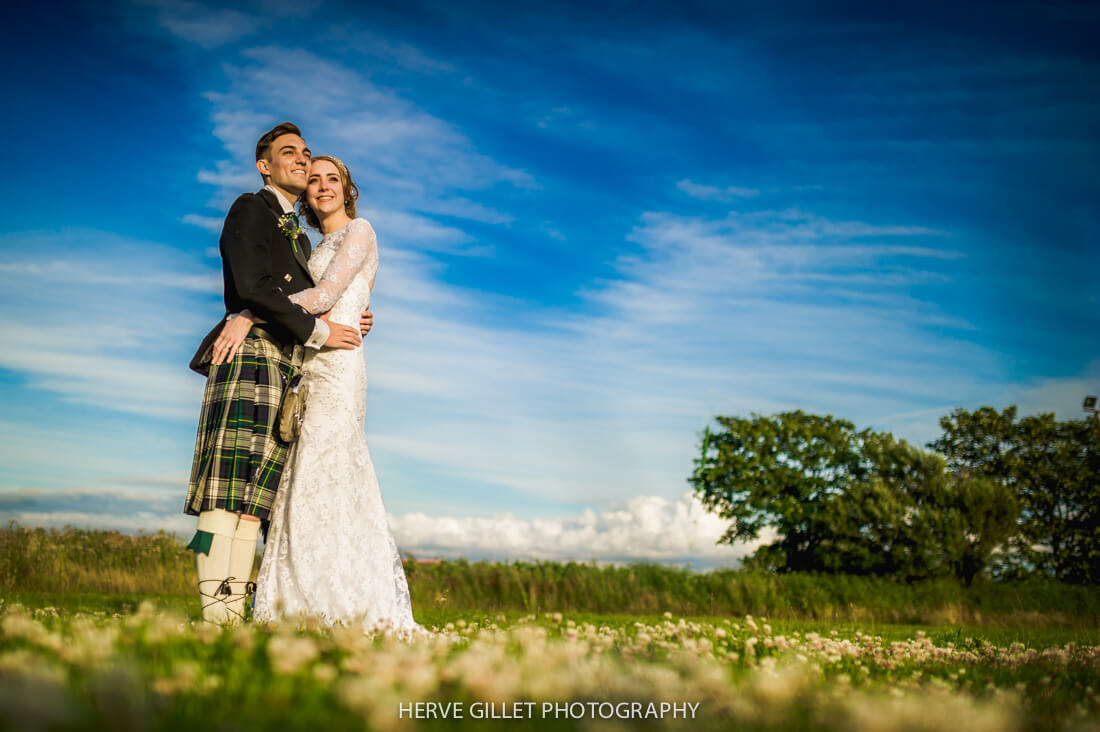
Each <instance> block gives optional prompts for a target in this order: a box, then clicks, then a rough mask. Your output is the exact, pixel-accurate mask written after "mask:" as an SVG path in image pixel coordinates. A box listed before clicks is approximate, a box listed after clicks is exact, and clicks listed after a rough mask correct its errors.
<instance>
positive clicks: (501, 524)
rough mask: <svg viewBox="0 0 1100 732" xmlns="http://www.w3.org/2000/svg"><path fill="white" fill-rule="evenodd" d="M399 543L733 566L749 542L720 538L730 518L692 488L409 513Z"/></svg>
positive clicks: (397, 522) (450, 550)
mask: <svg viewBox="0 0 1100 732" xmlns="http://www.w3.org/2000/svg"><path fill="white" fill-rule="evenodd" d="M390 525H391V527H392V529H393V532H394V536H395V538H396V539H397V542H398V544H399V545H400V546H401V548H402V549H403V550H404V551H407V552H411V553H412V554H414V555H416V556H421V557H423V556H439V557H447V558H455V557H467V558H493V559H502V558H508V559H547V560H559V561H567V560H579V561H586V560H597V561H616V562H630V561H647V562H676V563H681V562H685V561H690V562H692V563H693V564H695V565H699V564H706V565H710V566H714V565H727V566H731V565H734V564H736V563H737V561H738V560H739V559H741V558H743V557H745V556H747V555H748V554H751V553H752V552H753V551H754V550H755V549H756V547H757V546H760V545H761V544H764V543H767V542H768V541H771V540H772V539H774V536H770V537H769V538H768V539H766V540H763V539H762V540H760V541H757V542H754V543H753V544H751V545H749V544H739V545H736V546H730V545H725V544H722V545H719V544H716V542H717V540H718V539H719V538H720V537H721V536H722V533H723V532H724V531H725V530H726V527H727V522H726V521H724V520H722V519H720V518H718V517H717V516H715V515H714V514H712V513H708V512H707V511H706V509H705V508H704V507H703V505H702V504H701V503H700V502H699V501H698V499H696V498H695V496H694V494H692V493H691V492H687V493H684V494H683V495H681V496H680V497H679V498H678V499H677V500H675V501H670V500H668V499H666V498H663V497H660V496H637V497H635V498H632V499H630V500H629V501H627V502H625V504H622V505H616V506H613V507H610V508H608V509H606V510H603V511H599V512H596V511H592V510H590V509H589V510H585V511H583V512H582V513H581V514H579V515H574V516H568V517H564V518H552V519H534V520H525V519H521V518H517V517H515V516H513V515H511V514H510V513H505V514H500V515H496V516H493V517H490V518H452V517H433V516H428V515H425V514H422V513H407V514H405V515H403V516H400V517H394V518H391V519H390Z"/></svg>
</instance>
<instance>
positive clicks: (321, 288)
mask: <svg viewBox="0 0 1100 732" xmlns="http://www.w3.org/2000/svg"><path fill="white" fill-rule="evenodd" d="M309 273H310V274H311V275H312V276H313V281H314V282H316V283H317V284H316V286H314V287H310V288H308V289H306V290H302V291H300V292H295V293H294V294H292V295H290V301H291V302H293V303H295V304H296V305H300V306H302V307H303V308H305V309H306V310H307V311H308V312H310V313H313V314H315V315H318V314H320V313H325V312H328V311H329V310H332V309H333V307H334V306H335V305H336V304H337V302H339V301H340V298H341V296H342V295H343V294H344V293H345V292H346V291H347V290H348V288H349V287H351V285H352V284H353V283H354V282H355V279H356V278H357V277H361V278H363V280H364V282H365V284H366V291H367V302H365V303H363V307H366V306H367V304H369V301H370V288H371V286H372V285H373V284H374V278H375V275H377V273H378V239H377V237H376V236H375V234H374V229H373V228H372V227H371V225H370V222H369V221H367V220H366V219H352V221H351V223H349V224H348V225H347V226H345V227H344V228H342V229H338V230H337V231H333V232H331V233H329V234H325V237H324V238H323V239H321V243H320V244H318V245H317V248H316V249H314V250H313V253H312V254H311V255H310V257H309ZM360 309H362V308H360ZM341 322H342V321H341ZM356 322H358V318H356Z"/></svg>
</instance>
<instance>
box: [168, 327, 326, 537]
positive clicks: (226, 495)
mask: <svg viewBox="0 0 1100 732" xmlns="http://www.w3.org/2000/svg"><path fill="white" fill-rule="evenodd" d="M303 355H304V351H303V348H302V346H300V345H297V344H291V345H287V346H280V345H279V344H277V343H276V342H274V341H272V340H269V337H268V335H267V334H266V333H264V332H263V331H261V330H260V329H258V328H253V330H252V331H250V332H249V334H248V336H247V337H246V338H245V339H244V341H243V342H242V343H241V346H240V348H239V349H237V353H236V354H235V355H234V357H233V360H232V361H230V362H229V363H223V364H221V365H220V366H212V367H210V372H209V374H208V375H207V377H206V391H205V392H204V393H203V397H202V412H201V414H200V416H199V428H198V434H197V435H196V437H195V458H194V461H193V462H192V465H191V480H190V482H189V484H188V487H187V501H186V504H185V506H184V513H187V514H191V515H195V516H197V515H198V514H199V513H200V512H202V511H209V510H212V509H215V508H222V509H225V510H227V511H234V512H241V513H246V514H251V515H253V516H256V517H258V518H259V519H260V520H262V521H265V522H266V521H268V520H269V518H270V513H271V509H272V507H273V506H274V505H275V492H276V491H277V490H278V488H279V479H280V478H281V477H282V474H283V465H284V464H285V462H286V459H287V455H288V454H289V452H290V446H289V445H288V444H287V443H285V442H283V441H282V440H280V439H279V437H278V429H277V420H278V414H279V404H280V402H281V401H282V398H283V387H284V385H285V384H286V382H287V381H288V380H289V379H290V378H292V377H293V376H294V375H295V374H297V373H299V372H300V371H301V367H302V358H303Z"/></svg>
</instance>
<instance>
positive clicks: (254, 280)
mask: <svg viewBox="0 0 1100 732" xmlns="http://www.w3.org/2000/svg"><path fill="white" fill-rule="evenodd" d="M282 215H283V209H282V207H281V206H280V205H279V200H278V199H277V198H276V197H275V194H274V193H272V192H271V191H268V190H261V191H260V192H259V193H245V194H243V195H241V196H240V197H239V198H238V199H237V200H236V201H234V202H233V206H232V207H230V209H229V214H228V215H227V216H226V217H225V225H224V226H223V227H222V237H221V241H220V242H219V248H220V249H221V255H222V279H223V281H224V283H225V311H226V313H238V312H240V311H241V310H244V309H245V308H248V309H249V310H251V311H252V312H253V313H255V314H256V315H258V316H260V317H261V318H263V319H264V320H266V321H267V324H266V325H265V326H264V327H265V329H266V330H267V331H268V332H269V333H270V334H271V335H272V336H273V337H274V338H276V339H277V340H280V341H282V343H284V344H286V343H293V342H297V343H304V342H305V341H306V339H308V338H309V336H310V334H312V333H313V328H314V326H315V325H316V317H315V316H313V315H311V314H309V313H307V312H306V311H305V310H303V309H302V308H300V307H299V306H297V305H295V304H294V303H292V302H291V301H290V300H289V299H288V298H287V295H289V294H291V293H294V292H298V291H299V290H305V289H307V288H309V287H313V285H314V282H313V279H312V278H311V277H310V275H309V268H308V266H307V264H306V262H307V260H308V258H309V254H310V245H309V238H308V237H306V235H305V234H302V235H300V236H299V237H298V239H297V244H298V247H297V252H295V249H294V247H293V245H292V243H291V240H290V238H289V237H287V235H286V234H284V233H283V232H282V231H281V230H280V229H279V217H280V216H282ZM224 323H225V317H224V316H223V317H222V319H221V320H219V321H218V324H217V325H215V326H214V328H213V330H211V331H210V332H209V333H207V334H206V337H205V338H203V339H202V343H201V344H200V345H199V349H198V351H196V352H195V356H194V358H192V359H191V369H192V370H193V371H197V372H198V373H200V374H202V375H204V376H205V375H206V374H207V372H208V371H209V370H210V353H209V351H210V348H211V346H212V345H213V343H214V341H215V340H216V339H217V337H218V334H219V333H220V332H221V329H222V325H224Z"/></svg>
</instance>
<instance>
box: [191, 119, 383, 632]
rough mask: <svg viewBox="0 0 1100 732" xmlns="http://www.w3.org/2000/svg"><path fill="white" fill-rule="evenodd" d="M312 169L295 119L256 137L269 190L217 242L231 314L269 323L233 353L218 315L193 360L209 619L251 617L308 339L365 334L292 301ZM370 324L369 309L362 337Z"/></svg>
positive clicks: (238, 208)
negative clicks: (285, 408) (290, 398)
mask: <svg viewBox="0 0 1100 732" xmlns="http://www.w3.org/2000/svg"><path fill="white" fill-rule="evenodd" d="M309 166H310V151H309V148H308V147H307V146H306V143H305V140H303V139H302V133H301V130H299V129H298V127H297V126H296V125H294V124H291V123H290V122H284V123H283V124H281V125H277V126H276V127H274V128H272V129H271V130H269V131H268V132H266V133H264V135H263V136H262V137H261V138H260V140H259V142H257V143H256V169H257V170H258V171H259V172H260V175H261V176H263V180H264V187H263V189H262V190H260V191H259V192H258V193H245V194H243V195H241V196H240V197H239V198H238V199H237V200H236V201H235V202H234V203H233V206H232V207H231V208H230V209H229V214H228V215H227V216H226V218H225V224H224V226H223V228H222V235H221V241H220V249H221V256H222V277H223V280H224V285H225V307H226V312H227V313H231V314H232V313H238V312H240V311H242V310H245V309H248V310H251V311H252V313H254V314H255V315H257V316H259V317H260V318H262V319H263V320H264V321H266V322H264V323H262V324H257V325H254V326H253V327H252V330H251V331H250V332H249V334H248V336H247V337H246V338H245V340H244V342H243V343H241V344H240V347H239V348H238V349H237V350H236V351H235V352H229V351H227V349H226V348H225V346H224V345H223V344H222V342H221V341H219V340H218V335H219V333H220V332H221V330H222V327H223V325H224V322H225V321H222V322H219V323H218V325H217V326H215V327H214V329H213V330H211V331H210V333H209V334H207V336H206V337H205V338H204V339H203V341H202V344H201V345H200V346H199V350H198V351H197V352H196V353H195V356H194V358H193V359H192V360H191V368H192V369H193V370H194V371H197V372H198V373H200V374H203V375H205V376H206V377H207V378H206V391H205V393H204V394H203V402H202V412H201V414H200V417H199V428H198V435H197V437H196V440H195V457H194V462H193V464H192V468H191V480H190V483H189V485H188V491H187V501H186V503H185V506H184V512H185V513H188V514H191V515H194V516H198V531H197V532H196V533H195V537H194V538H193V539H192V540H191V543H190V545H188V548H189V549H193V550H194V551H195V564H196V569H197V571H198V586H199V596H200V599H201V601H202V615H203V619H204V620H206V621H208V622H213V623H224V622H226V621H229V620H233V619H239V618H242V617H243V616H244V602H245V598H246V596H247V594H248V590H249V585H250V584H251V583H250V582H249V580H250V579H251V576H252V565H253V562H254V560H255V556H256V540H257V538H258V536H259V531H260V526H261V523H262V522H265V521H267V520H268V517H269V513H270V511H271V508H272V506H273V505H274V500H275V492H276V490H277V489H278V487H279V480H280V477H281V475H282V471H283V464H284V462H285V461H286V458H287V454H288V453H289V445H287V444H286V443H284V442H283V441H282V440H280V439H279V438H278V431H277V429H276V417H277V414H278V410H279V404H280V401H281V398H282V394H283V387H284V385H285V384H286V383H287V382H288V381H289V380H290V379H291V378H292V377H293V376H294V375H295V374H297V373H298V372H299V371H300V369H301V366H302V359H303V356H304V351H303V345H304V347H305V348H313V349H319V348H321V347H322V346H325V347H330V348H345V349H351V348H355V347H356V346H357V345H359V343H360V342H361V338H360V331H357V330H356V329H354V328H352V327H349V326H346V325H341V324H340V323H329V322H327V320H326V319H325V316H324V315H322V316H320V317H316V316H314V315H311V314H309V313H307V312H306V311H305V310H303V309H302V308H300V307H299V306H297V305H295V304H294V303H292V302H291V301H290V300H289V298H288V297H287V296H288V295H290V294H292V293H295V292H298V291H299V290H304V289H307V288H309V287H313V286H314V284H315V283H314V282H313V279H312V277H311V276H310V274H309V267H308V265H307V260H308V258H309V254H310V243H309V239H308V238H307V237H306V235H305V233H304V232H303V231H302V229H301V227H300V226H299V225H298V217H297V216H296V215H295V214H294V206H293V202H294V201H295V200H297V198H298V195H299V194H301V193H302V192H303V191H305V189H306V181H307V180H308V178H309ZM231 317H232V315H229V316H227V318H226V320H228V319H229V318H231ZM372 321H373V318H372V316H371V313H370V311H369V310H365V311H363V315H362V316H361V320H360V329H361V332H362V334H363V335H366V334H367V332H368V331H369V330H370V328H371V324H372Z"/></svg>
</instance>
